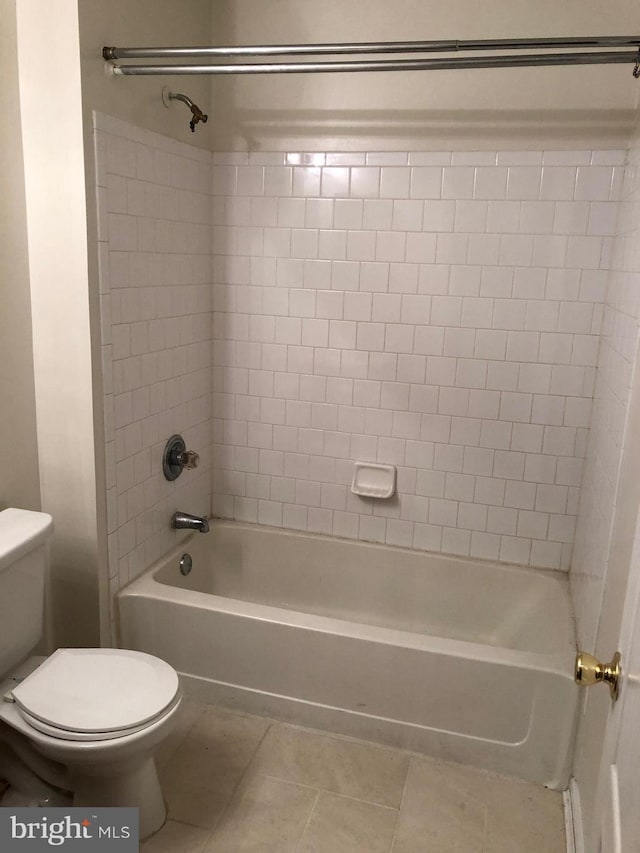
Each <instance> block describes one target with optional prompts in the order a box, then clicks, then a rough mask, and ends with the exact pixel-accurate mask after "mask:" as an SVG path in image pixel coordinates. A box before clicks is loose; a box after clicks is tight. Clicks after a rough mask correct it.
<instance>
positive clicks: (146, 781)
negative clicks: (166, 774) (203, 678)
mask: <svg viewBox="0 0 640 853" xmlns="http://www.w3.org/2000/svg"><path fill="white" fill-rule="evenodd" d="M51 528H52V523H51V519H50V517H49V516H46V515H45V514H43V513H32V512H26V511H23V510H4V511H3V512H0V740H1V741H2V742H3V743H5V744H8V745H9V747H10V748H11V749H12V750H13V752H14V753H15V754H16V756H18V758H19V759H20V760H21V761H22V762H23V763H24V764H26V766H27V767H30V769H31V771H32V773H33V774H34V777H38V778H39V779H43V780H44V781H45V782H48V783H50V784H51V785H53V786H55V787H58V788H61V787H62V788H64V789H66V790H68V791H70V792H71V793H72V794H73V805H74V806H94V807H99V806H129V807H135V808H138V810H139V821H140V822H139V829H140V837H141V838H144V837H146V836H147V835H150V834H151V833H152V832H155V831H156V830H158V829H159V828H160V827H161V826H162V824H163V823H164V820H165V817H166V809H165V805H164V800H163V797H162V792H161V790H160V784H159V781H158V775H157V772H156V767H155V761H154V750H155V748H156V747H157V746H158V745H159V744H160V743H161V742H162V741H163V740H164V739H165V738H166V737H167V735H168V734H169V733H170V731H171V729H172V728H173V726H174V725H175V722H176V714H177V712H178V709H179V708H180V704H181V701H182V692H181V689H180V683H179V679H178V675H177V673H176V671H175V670H174V669H173V667H171V666H170V665H169V664H167V663H165V662H164V661H162V660H160V659H159V658H156V657H154V656H153V655H148V654H145V653H143V652H136V651H130V650H127V649H111V648H108V649H99V648H96V649H87V648H70V649H58V650H57V651H55V652H53V654H51V655H50V656H49V657H29V658H27V659H26V661H23V662H22V663H21V664H20V665H16V664H17V663H18V662H19V661H20V660H21V659H22V658H23V657H24V652H27V653H28V651H29V650H31V649H32V648H33V647H34V645H35V642H37V640H38V639H39V637H40V633H41V631H40V628H39V626H40V625H41V623H42V609H41V608H42V592H43V586H44V585H43V576H44V565H45V563H46V548H45V544H46V539H47V538H48V535H49V534H50V531H51ZM37 608H39V609H37Z"/></svg>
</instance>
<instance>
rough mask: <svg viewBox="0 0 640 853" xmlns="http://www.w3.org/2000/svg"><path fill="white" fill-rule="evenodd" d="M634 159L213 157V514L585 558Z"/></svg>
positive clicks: (535, 560) (487, 551) (562, 562)
mask: <svg viewBox="0 0 640 853" xmlns="http://www.w3.org/2000/svg"><path fill="white" fill-rule="evenodd" d="M624 162H625V152H623V151H594V152H585V151H544V152H543V151H530V152H526V151H525V152H523V151H519V152H509V151H499V152H453V153H452V152H424V153H420V152H412V153H410V154H407V153H402V152H399V153H379V152H363V153H356V154H350V153H345V154H333V153H327V154H323V153H313V154H305V153H289V154H277V153H261V152H255V153H251V154H239V153H237V152H236V153H233V154H225V153H216V154H214V155H213V183H212V186H213V194H214V198H213V241H212V244H213V252H214V258H213V281H214V284H213V292H214V295H213V307H214V315H213V339H214V340H213V365H214V366H213V389H214V398H213V429H214V446H213V466H214V470H213V510H214V512H215V513H216V514H219V515H221V516H226V517H232V518H237V519H240V520H243V521H249V522H259V523H263V524H270V525H276V526H285V527H290V528H295V529H300V530H310V531H315V532H321V533H328V534H333V535H336V536H344V537H348V538H354V539H355V538H359V539H365V540H371V541H378V542H387V543H389V544H395V545H402V546H405V547H413V548H417V549H428V550H434V551H443V552H447V553H453V554H462V555H470V556H473V557H478V558H482V559H492V560H502V561H506V562H514V563H521V564H525V565H532V566H538V567H544V568H553V569H565V570H566V569H568V568H569V565H570V562H571V553H572V545H573V541H574V528H575V522H576V515H577V511H578V497H579V488H580V483H581V477H582V467H583V459H584V455H585V448H586V443H587V434H588V429H589V423H590V409H591V400H592V397H593V392H594V383H595V368H596V362H597V354H598V344H599V335H600V329H601V323H602V308H603V302H604V300H605V295H606V285H607V264H608V259H609V257H610V254H611V243H612V235H613V234H615V223H616V213H617V202H618V198H619V194H620V188H621V185H622V178H623V171H624V169H623V165H624ZM125 345H126V342H125ZM355 460H365V461H378V462H384V463H391V464H395V465H397V467H398V494H397V496H396V497H395V498H393V499H392V500H389V501H384V502H383V501H380V502H376V501H372V500H367V499H362V498H360V497H356V496H354V495H353V494H351V492H350V488H349V486H350V483H351V477H352V472H353V462H354V461H355Z"/></svg>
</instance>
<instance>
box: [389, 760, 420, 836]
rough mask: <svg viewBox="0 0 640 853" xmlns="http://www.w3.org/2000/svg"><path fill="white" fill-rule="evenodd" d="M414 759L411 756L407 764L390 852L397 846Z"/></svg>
mask: <svg viewBox="0 0 640 853" xmlns="http://www.w3.org/2000/svg"><path fill="white" fill-rule="evenodd" d="M413 761H414V759H413V758H412V757H411V756H410V757H409V763H408V764H407V774H406V776H405V778H404V785H403V787H402V796H401V797H400V805H399V806H398V815H397V817H396V822H395V824H394V826H393V835H392V836H391V846H390V847H389V853H393V848H394V847H395V844H396V840H397V837H398V825H399V823H400V815H401V814H402V807H403V805H404V798H405V795H406V793H407V786H408V784H409V773H410V772H411V765H412V763H413Z"/></svg>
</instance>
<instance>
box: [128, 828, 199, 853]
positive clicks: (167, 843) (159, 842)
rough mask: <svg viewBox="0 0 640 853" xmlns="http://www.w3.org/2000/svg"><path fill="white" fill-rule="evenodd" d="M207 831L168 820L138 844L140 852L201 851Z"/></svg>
mask: <svg viewBox="0 0 640 853" xmlns="http://www.w3.org/2000/svg"><path fill="white" fill-rule="evenodd" d="M209 834H210V833H209V831H208V830H205V829H198V828H197V827H195V826H188V825H187V824H186V823H176V822H175V821H173V820H168V821H167V822H166V823H165V825H164V826H163V827H162V829H161V830H160V831H159V832H156V834H155V835H152V836H151V838H149V839H148V840H147V841H143V842H142V844H141V845H140V851H141V853H202V850H203V848H204V844H205V841H206V840H207V838H209Z"/></svg>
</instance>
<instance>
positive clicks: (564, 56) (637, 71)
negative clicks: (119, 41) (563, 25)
mask: <svg viewBox="0 0 640 853" xmlns="http://www.w3.org/2000/svg"><path fill="white" fill-rule="evenodd" d="M105 50H117V48H105ZM638 59H639V52H638V50H635V51H613V50H608V51H599V52H592V53H530V54H519V55H518V54H511V55H509V56H459V57H458V56H455V57H451V58H444V59H430V58H423V59H386V60H385V59H379V60H371V61H359V60H353V61H348V62H255V63H250V64H232V65H223V64H216V63H213V64H211V65H117V64H115V63H113V64H112V70H113V74H114V75H115V76H117V77H119V76H123V75H124V76H139V77H150V76H158V75H172V74H175V75H186V74H208V75H217V74H219V75H228V74H313V73H321V72H342V71H439V70H444V69H448V68H516V67H531V66H549V65H610V64H622V63H627V62H628V63H635V67H634V71H633V74H634V77H638V76H640V64H639V62H638Z"/></svg>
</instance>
